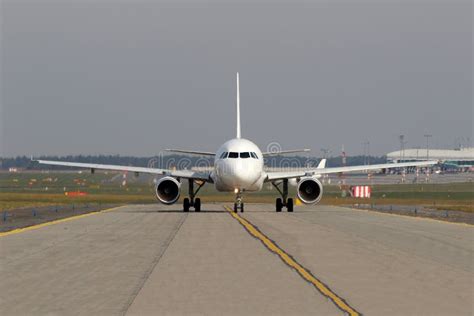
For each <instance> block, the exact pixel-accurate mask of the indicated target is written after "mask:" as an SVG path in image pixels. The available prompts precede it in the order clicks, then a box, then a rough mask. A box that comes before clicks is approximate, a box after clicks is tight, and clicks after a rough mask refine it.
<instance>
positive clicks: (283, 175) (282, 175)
mask: <svg viewBox="0 0 474 316" xmlns="http://www.w3.org/2000/svg"><path fill="white" fill-rule="evenodd" d="M437 163H438V161H434V160H433V161H418V162H402V163H385V164H378V165H361V166H350V167H335V168H316V169H308V170H301V171H275V172H267V177H266V179H265V181H266V182H271V181H275V180H282V179H292V178H301V177H311V176H314V175H319V174H329V173H341V172H354V171H368V170H379V169H391V168H406V167H427V166H432V165H436V164H437Z"/></svg>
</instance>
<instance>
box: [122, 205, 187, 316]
mask: <svg viewBox="0 0 474 316" xmlns="http://www.w3.org/2000/svg"><path fill="white" fill-rule="evenodd" d="M183 215H184V216H183V217H181V219H180V220H179V222H178V223H177V225H176V226H175V228H174V229H173V231H172V232H171V234H170V235H169V236H168V239H167V240H166V241H165V243H164V244H163V246H162V247H161V249H160V251H159V252H158V253H157V256H156V257H155V258H153V261H152V262H151V265H150V267H149V269H148V270H147V271H146V272H145V274H144V275H143V277H142V278H141V279H140V282H139V283H138V285H137V286H136V287H135V289H134V291H133V293H132V294H131V296H130V299H129V300H128V301H127V302H126V303H125V306H124V307H123V309H122V311H121V315H125V314H127V312H128V310H129V309H130V306H132V304H133V302H134V301H135V299H136V297H137V296H138V294H139V293H140V291H141V290H142V288H143V286H144V285H145V283H146V281H147V280H148V278H149V277H150V275H151V274H152V272H153V270H155V267H156V266H157V265H158V263H159V262H160V260H161V258H162V257H163V255H164V254H165V253H166V250H168V247H169V246H170V245H171V243H172V242H173V240H174V238H175V237H176V235H177V234H178V231H179V230H180V229H181V226H183V223H184V222H185V221H186V219H187V218H188V213H184V214H183Z"/></svg>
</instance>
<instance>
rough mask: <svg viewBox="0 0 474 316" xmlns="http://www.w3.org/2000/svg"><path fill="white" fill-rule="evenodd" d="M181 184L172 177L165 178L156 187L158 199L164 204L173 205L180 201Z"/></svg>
mask: <svg viewBox="0 0 474 316" xmlns="http://www.w3.org/2000/svg"><path fill="white" fill-rule="evenodd" d="M180 193H181V183H180V182H179V181H178V180H176V179H175V178H172V177H164V178H161V179H160V180H158V182H157V183H156V187H155V194H156V197H157V199H158V200H159V201H160V202H161V203H163V204H168V205H169V204H173V203H175V202H176V201H178V199H179V195H180Z"/></svg>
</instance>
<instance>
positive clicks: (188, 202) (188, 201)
mask: <svg viewBox="0 0 474 316" xmlns="http://www.w3.org/2000/svg"><path fill="white" fill-rule="evenodd" d="M204 184H205V182H202V183H200V184H199V186H198V188H197V190H196V191H194V180H193V179H188V192H189V198H185V199H184V200H183V211H184V212H189V209H190V208H191V207H194V211H195V212H200V211H201V199H200V198H195V196H196V194H197V193H198V192H199V190H200V189H201V187H202V186H203V185H204Z"/></svg>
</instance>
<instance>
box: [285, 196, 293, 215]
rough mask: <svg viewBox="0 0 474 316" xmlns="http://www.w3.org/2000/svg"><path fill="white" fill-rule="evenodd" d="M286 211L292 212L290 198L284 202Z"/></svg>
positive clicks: (291, 200)
mask: <svg viewBox="0 0 474 316" xmlns="http://www.w3.org/2000/svg"><path fill="white" fill-rule="evenodd" d="M286 210H287V211H288V212H293V199H292V198H289V199H288V200H286Z"/></svg>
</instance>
